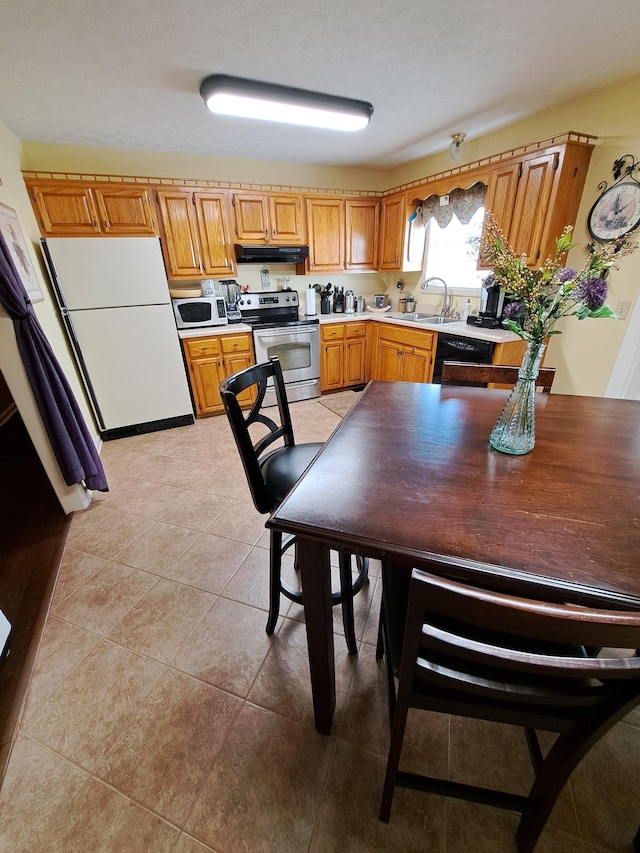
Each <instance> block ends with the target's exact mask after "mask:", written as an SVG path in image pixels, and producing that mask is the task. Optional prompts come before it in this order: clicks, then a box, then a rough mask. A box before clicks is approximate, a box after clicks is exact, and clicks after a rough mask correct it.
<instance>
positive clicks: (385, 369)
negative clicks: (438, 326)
mask: <svg viewBox="0 0 640 853" xmlns="http://www.w3.org/2000/svg"><path fill="white" fill-rule="evenodd" d="M376 326H377V330H376V331H377V352H376V361H375V378H376V379H379V380H381V381H383V382H431V379H432V377H433V365H434V357H435V352H436V339H437V334H436V333H435V332H427V331H423V330H422V329H407V328H404V327H402V326H388V325H383V324H382V323H380V324H376Z"/></svg>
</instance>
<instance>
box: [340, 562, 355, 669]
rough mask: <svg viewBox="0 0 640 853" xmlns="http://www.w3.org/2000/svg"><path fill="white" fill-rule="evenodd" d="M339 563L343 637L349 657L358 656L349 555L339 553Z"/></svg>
mask: <svg viewBox="0 0 640 853" xmlns="http://www.w3.org/2000/svg"><path fill="white" fill-rule="evenodd" d="M338 559H339V562H340V594H341V597H342V622H343V625H344V635H345V638H346V640H347V649H348V650H349V654H350V655H357V654H358V644H357V642H356V630H355V623H354V618H353V580H352V576H351V554H345V553H344V552H342V551H340V553H339V555H338Z"/></svg>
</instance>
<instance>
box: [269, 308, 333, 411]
mask: <svg viewBox="0 0 640 853" xmlns="http://www.w3.org/2000/svg"><path fill="white" fill-rule="evenodd" d="M253 345H254V348H255V353H256V363H257V364H261V363H262V362H265V361H268V360H269V359H270V358H273V357H274V356H277V357H278V358H279V359H280V365H281V367H282V376H283V378H284V383H285V386H286V389H287V398H288V399H289V401H291V402H293V401H295V400H302V399H308V398H310V397H318V396H320V327H319V325H317V324H316V325H308V326H306V325H302V326H299V325H296V326H281V327H279V328H278V327H276V328H274V327H270V328H262V329H261V328H254V330H253ZM269 396H270V395H269Z"/></svg>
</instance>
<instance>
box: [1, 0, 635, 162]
mask: <svg viewBox="0 0 640 853" xmlns="http://www.w3.org/2000/svg"><path fill="white" fill-rule="evenodd" d="M639 30H640V2H639V0H617V2H616V3H615V4H613V5H612V6H609V7H607V6H606V5H605V4H603V3H602V0H536V2H530V3H527V4H525V3H514V2H513V0H475V2H473V3H472V2H468V0H449V2H446V3H445V2H442V0H405V2H403V3H399V2H396V0H322V2H318V0H313V2H312V0H286V2H285V1H284V0H271V2H268V3H259V2H257V0H231V2H225V3H220V2H215V0H213V2H212V0H146V2H141V1H140V0H136V1H135V2H131V0H109V2H108V3H105V2H104V0H59V2H51V0H11V2H10V3H8V4H5V5H4V7H3V12H2V27H1V31H0V120H2V121H3V122H4V123H5V124H6V125H7V127H8V128H9V129H10V130H11V131H12V132H13V133H14V134H15V135H16V136H17V137H18V138H19V139H21V140H31V141H39V142H57V143H67V144H74V145H92V146H95V145H103V146H108V147H116V148H133V149H150V150H156V151H175V152H187V153H191V154H203V155H213V156H218V157H244V158H251V159H262V160H276V161H289V162H299V163H317V164H333V165H350V166H366V167H369V168H381V169H384V168H389V167H391V166H394V165H397V164H400V163H404V162H406V161H409V160H413V159H416V158H418V157H421V156H425V155H427V154H431V153H433V152H435V151H441V150H443V149H445V148H446V147H447V145H448V144H449V142H450V138H451V134H452V133H455V132H457V131H463V132H465V133H466V134H467V136H468V137H469V138H472V137H474V136H477V135H479V134H482V133H486V132H489V131H491V130H494V129H497V128H498V127H501V126H504V125H505V124H508V123H509V122H512V121H514V120H516V119H518V118H521V117H523V116H526V115H528V114H530V113H533V112H536V111H538V110H540V109H543V108H545V107H548V106H551V105H553V104H556V103H561V102H562V101H565V100H568V99H571V98H574V97H577V96H579V95H581V94H584V93H586V92H588V91H590V90H594V89H598V88H600V87H603V86H607V85H610V84H612V83H615V82H616V81H618V80H623V79H625V78H628V77H631V76H632V75H634V74H636V73H640V50H639V49H638V31H639ZM214 73H224V74H232V75H237V76H243V77H249V78H257V79H262V80H265V81H268V82H273V83H280V84H285V85H292V86H298V87H301V88H305V89H314V90H316V91H323V92H327V93H329V94H336V95H344V96H347V97H351V98H357V99H361V100H367V101H370V102H371V103H372V104H373V106H374V110H375V112H374V115H373V119H372V121H371V124H370V125H369V126H368V127H367V128H366V129H365V130H363V131H360V132H358V133H354V134H340V133H336V132H331V131H321V130H312V129H304V128H300V129H298V128H293V127H289V126H285V125H276V124H271V123H260V122H256V121H251V120H248V119H233V118H227V117H222V116H215V117H214V116H212V115H211V114H210V113H209V112H208V111H207V110H206V108H205V106H204V104H203V102H202V100H201V98H200V96H199V94H198V88H199V85H200V81H201V80H202V79H203V78H204V77H206V76H207V75H209V74H214ZM637 108H638V105H630V109H635V110H637ZM566 129H567V130H569V129H574V130H581V129H582V128H566Z"/></svg>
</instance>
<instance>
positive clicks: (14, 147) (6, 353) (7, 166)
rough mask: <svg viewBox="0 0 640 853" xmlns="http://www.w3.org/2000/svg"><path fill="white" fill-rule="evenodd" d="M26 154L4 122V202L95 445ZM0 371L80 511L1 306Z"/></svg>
mask: <svg viewBox="0 0 640 853" xmlns="http://www.w3.org/2000/svg"><path fill="white" fill-rule="evenodd" d="M21 158H22V152H21V146H20V142H19V141H18V140H17V139H16V138H15V136H13V135H12V134H11V133H10V132H9V131H8V130H7V128H6V127H5V125H4V124H2V122H0V179H1V180H2V184H1V185H0V202H2V203H3V204H6V205H8V206H9V207H12V208H13V209H14V210H15V211H16V213H17V215H18V220H19V222H20V226H21V228H22V232H23V234H24V236H25V240H26V242H27V244H28V247H29V248H30V249H31V260H32V262H33V264H34V267H35V269H36V274H37V275H38V278H39V280H40V287H41V289H42V292H43V294H44V296H45V298H44V301H42V302H37V303H34V309H35V311H36V314H37V315H38V319H39V321H40V324H41V325H42V327H43V329H44V331H45V334H46V335H47V337H48V339H49V341H50V342H51V345H52V347H53V349H54V351H55V353H56V355H57V357H58V360H59V361H60V364H61V366H62V368H63V370H64V372H65V373H66V375H67V376H68V378H69V381H70V383H71V386H72V388H73V389H74V392H75V394H76V397H77V399H78V401H79V402H80V405H81V408H82V409H83V412H84V413H85V418H86V420H87V423H88V424H89V426H90V428H93V429H94V432H93V434H94V436H95V440H96V442H98V441H99V436H98V432H97V431H96V430H95V428H94V427H93V421H92V417H91V414H90V412H89V409H88V405H87V403H86V401H85V398H84V394H83V391H82V387H81V385H80V382H79V379H78V377H77V375H76V371H75V367H74V364H73V361H72V359H71V356H70V354H69V351H68V348H67V344H66V338H65V337H64V334H63V331H62V328H61V326H60V322H59V320H58V315H57V310H56V306H55V303H54V301H53V298H52V296H51V294H50V293H49V291H48V289H47V285H46V283H45V281H46V279H45V275H44V272H43V269H42V266H41V260H40V254H39V243H38V240H39V237H40V235H39V232H38V226H37V224H36V220H35V216H34V215H33V210H32V208H31V204H30V202H29V197H28V195H27V192H26V189H25V186H24V182H23V180H22V174H21V168H22V162H21ZM0 371H1V372H2V374H3V376H4V378H5V380H6V383H7V385H8V387H9V390H10V391H11V395H12V397H13V399H14V400H15V403H16V405H17V407H18V409H19V410H20V414H21V416H22V418H23V420H24V422H25V425H26V427H27V430H28V431H29V435H30V436H31V440H32V441H33V443H34V445H35V447H36V450H37V451H38V455H39V456H40V459H41V460H42V464H43V465H44V468H45V471H46V472H47V475H48V477H49V479H50V480H51V484H52V486H53V488H54V490H55V492H56V495H57V496H58V499H59V501H60V504H61V505H62V508H63V509H64V511H65V512H72V511H74V510H76V509H81V508H83V507H84V506H86V505H87V503H88V498H87V494H86V493H85V490H84V489H83V488H82V487H81V486H72V487H68V486H67V485H66V484H65V483H64V480H63V479H62V477H61V475H60V470H59V468H58V464H57V462H56V461H55V458H54V456H53V453H52V451H51V447H50V445H49V442H48V439H47V436H46V433H45V431H44V428H43V426H42V422H41V420H40V415H39V413H38V410H37V408H36V405H35V402H34V400H33V394H32V392H31V387H30V386H29V383H28V380H27V377H26V374H25V371H24V368H23V366H22V361H21V359H20V355H19V353H18V348H17V345H16V340H15V335H14V331H13V323H12V321H11V320H10V319H9V317H8V316H7V314H6V312H5V311H4V309H3V308H1V307H0Z"/></svg>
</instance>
